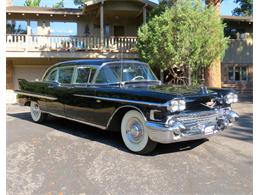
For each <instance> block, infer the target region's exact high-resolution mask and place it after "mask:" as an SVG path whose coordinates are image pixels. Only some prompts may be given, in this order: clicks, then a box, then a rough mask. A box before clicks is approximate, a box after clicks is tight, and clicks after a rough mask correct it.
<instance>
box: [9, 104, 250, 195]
mask: <svg viewBox="0 0 260 195" xmlns="http://www.w3.org/2000/svg"><path fill="white" fill-rule="evenodd" d="M234 109H235V110H236V111H238V113H239V114H240V115H241V118H240V120H239V121H238V122H237V123H236V124H235V125H234V126H233V127H232V128H230V129H228V130H226V131H224V132H223V133H222V134H220V135H217V136H214V137H212V138H210V139H209V140H204V141H191V142H183V143H176V144H169V145H163V144H160V145H159V146H158V147H157V149H156V150H155V151H154V152H153V153H152V154H151V155H148V156H140V155H135V154H132V153H130V152H129V151H128V150H127V149H126V148H125V146H124V144H123V142H122V140H121V137H120V134H118V133H113V132H107V131H102V130H99V129H96V128H93V127H89V126H86V125H83V124H79V123H76V122H71V121H68V120H65V119H59V118H55V117H50V118H49V119H48V121H47V122H46V123H45V124H35V123H33V122H32V121H31V119H30V114H29V109H28V108H26V107H20V106H18V105H7V118H6V119H7V193H8V195H19V194H25V195H29V194H37V195H38V194H40V195H41V194H46V195H74V194H75V195H87V194H102V195H104V194H113V195H117V194H118V195H123V194H124V195H126V194H135V195H136V194H252V190H253V189H252V185H253V184H252V182H253V181H252V180H253V178H252V175H253V172H252V170H253V142H252V139H253V129H252V126H253V124H252V123H253V119H252V102H250V101H248V102H247V101H243V102H241V103H238V104H236V105H235V106H234Z"/></svg>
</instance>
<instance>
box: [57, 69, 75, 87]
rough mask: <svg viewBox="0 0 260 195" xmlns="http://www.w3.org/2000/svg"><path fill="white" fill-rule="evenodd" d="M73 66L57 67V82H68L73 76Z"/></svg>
mask: <svg viewBox="0 0 260 195" xmlns="http://www.w3.org/2000/svg"><path fill="white" fill-rule="evenodd" d="M73 71H74V67H68V68H60V69H59V78H58V81H59V83H63V84H70V83H71V79H72V76H73Z"/></svg>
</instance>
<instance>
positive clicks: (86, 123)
mask: <svg viewBox="0 0 260 195" xmlns="http://www.w3.org/2000/svg"><path fill="white" fill-rule="evenodd" d="M42 112H44V113H47V114H50V115H52V116H56V117H59V118H64V119H68V120H71V121H75V122H78V123H82V124H85V125H89V126H92V127H97V128H100V129H103V130H106V129H107V128H106V127H105V126H102V125H97V124H93V123H89V122H85V121H81V120H77V119H73V118H70V117H66V116H62V115H59V114H54V113H51V112H46V111H42Z"/></svg>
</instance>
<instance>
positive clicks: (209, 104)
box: [200, 99, 216, 109]
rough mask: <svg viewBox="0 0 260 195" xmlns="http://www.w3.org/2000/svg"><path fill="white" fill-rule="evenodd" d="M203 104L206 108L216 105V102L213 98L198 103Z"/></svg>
mask: <svg viewBox="0 0 260 195" xmlns="http://www.w3.org/2000/svg"><path fill="white" fill-rule="evenodd" d="M200 104H201V105H203V106H206V107H207V108H210V109H212V108H214V106H215V105H216V102H215V101H214V99H211V100H210V101H209V102H206V103H205V104H203V103H200Z"/></svg>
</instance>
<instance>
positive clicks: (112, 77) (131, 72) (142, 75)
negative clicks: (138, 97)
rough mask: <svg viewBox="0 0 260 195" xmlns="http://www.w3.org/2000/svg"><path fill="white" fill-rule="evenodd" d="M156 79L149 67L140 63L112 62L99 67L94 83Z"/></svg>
mask: <svg viewBox="0 0 260 195" xmlns="http://www.w3.org/2000/svg"><path fill="white" fill-rule="evenodd" d="M154 80H156V81H157V78H156V77H155V76H154V74H153V72H152V71H151V70H150V68H149V67H148V66H147V65H145V64H140V63H123V64H122V63H113V64H109V65H106V66H104V67H103V68H101V70H100V72H99V74H98V76H97V78H96V83H117V82H130V81H154Z"/></svg>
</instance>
